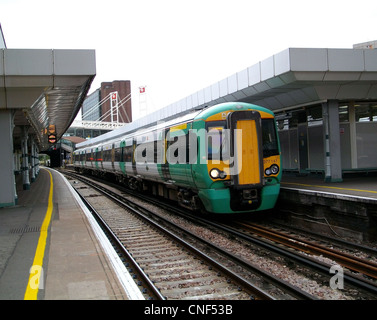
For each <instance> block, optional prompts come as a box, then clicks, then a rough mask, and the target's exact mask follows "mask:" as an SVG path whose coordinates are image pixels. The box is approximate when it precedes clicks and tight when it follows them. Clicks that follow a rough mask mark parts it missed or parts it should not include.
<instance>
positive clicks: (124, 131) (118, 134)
mask: <svg viewBox="0 0 377 320" xmlns="http://www.w3.org/2000/svg"><path fill="white" fill-rule="evenodd" d="M237 106H242V107H250V106H252V107H253V108H255V109H256V110H260V111H264V112H267V113H270V114H272V115H273V112H272V111H271V110H269V109H266V108H264V107H260V106H257V105H253V104H250V103H244V102H225V103H221V104H217V105H215V106H209V107H207V108H204V109H201V110H197V111H193V112H190V113H187V114H185V115H182V116H179V117H177V118H175V119H170V120H169V119H167V120H159V121H154V122H152V123H149V124H145V125H144V126H140V123H139V122H138V121H134V122H132V123H128V124H126V125H125V126H123V127H121V128H119V129H116V130H113V131H110V132H108V133H105V134H103V135H100V136H98V137H95V138H93V139H90V140H87V141H84V142H82V143H78V144H77V145H76V147H77V149H81V148H95V147H96V146H97V145H100V144H104V143H106V144H107V143H109V144H110V143H114V142H117V141H119V140H123V139H127V135H129V134H131V133H132V134H135V132H138V131H139V132H140V134H143V133H147V132H149V131H153V130H158V129H161V128H164V127H170V126H174V125H177V124H180V123H183V122H188V121H191V120H193V119H195V118H198V117H199V116H200V117H203V119H206V118H207V117H209V116H211V115H213V114H215V113H218V112H221V111H223V110H224V111H225V110H227V109H229V108H233V107H237ZM214 107H216V108H214Z"/></svg>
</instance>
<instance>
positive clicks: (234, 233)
mask: <svg viewBox="0 0 377 320" xmlns="http://www.w3.org/2000/svg"><path fill="white" fill-rule="evenodd" d="M117 189H118V188H117ZM137 197H139V195H137ZM142 198H144V197H142ZM144 201H147V202H149V203H151V202H153V203H154V205H156V206H158V207H160V206H163V207H164V210H173V211H174V213H172V215H174V216H178V215H182V216H184V219H192V222H193V223H196V224H198V223H199V224H201V225H203V226H204V227H205V228H208V227H209V226H210V227H211V228H215V230H217V231H215V233H216V232H217V233H218V234H220V233H221V232H225V233H226V234H227V237H229V238H237V239H243V240H244V241H246V242H248V243H249V242H250V243H253V245H254V244H255V245H257V246H261V247H263V248H264V249H266V250H272V251H273V252H275V253H276V254H277V255H282V256H284V257H287V259H290V260H292V261H294V262H293V263H294V264H296V263H299V264H302V265H305V266H306V267H308V270H306V271H305V272H308V273H315V274H317V272H318V273H322V277H323V278H324V279H327V280H325V281H327V285H328V279H329V269H330V266H329V265H325V264H324V263H320V262H316V261H313V259H312V258H310V257H307V256H305V255H304V256H303V255H302V254H300V253H298V252H295V251H299V250H298V248H295V249H294V250H292V248H284V246H285V245H283V244H282V243H279V244H278V243H277V242H278V241H277V239H271V238H268V237H267V238H266V236H265V235H263V234H258V235H257V234H256V232H254V231H255V229H254V230H250V229H249V227H248V226H247V223H246V222H241V221H240V222H239V223H238V226H235V225H234V226H233V227H230V226H229V225H227V224H223V223H218V222H216V221H212V219H211V220H208V219H203V218H199V217H198V216H191V218H190V215H188V213H187V212H185V211H182V210H180V209H178V208H177V207H176V206H173V208H172V207H171V205H168V204H166V203H160V202H159V201H156V200H152V199H151V198H149V197H146V198H144ZM155 201H156V203H155ZM154 211H156V210H154ZM158 219H164V218H162V217H160V218H158ZM242 229H244V230H242ZM245 229H248V231H247V230H245ZM186 231H187V230H186ZM270 232H271V231H270ZM265 233H268V230H265ZM252 234H254V235H252ZM135 237H136V236H135ZM183 237H187V234H186V235H185V236H183ZM189 237H191V238H193V237H195V235H193V234H192V233H191V234H190V236H189ZM196 237H197V238H198V236H196ZM199 237H200V236H199ZM195 241H197V240H195ZM286 242H287V243H288V244H289V243H298V242H300V241H299V240H297V239H296V240H293V239H292V238H291V240H289V239H288V240H286ZM301 242H302V241H301ZM302 243H303V242H302ZM246 246H248V245H247V244H246ZM220 247H221V246H220ZM220 247H219V246H218V245H216V244H213V243H211V241H206V244H204V247H203V249H202V250H204V251H207V252H209V251H210V253H211V256H212V257H213V256H216V254H214V252H215V251H218V252H222V255H223V256H227V257H228V258H229V257H230V256H231V257H232V258H231V259H230V258H229V260H232V261H233V264H235V265H236V266H235V268H236V269H237V268H244V270H243V273H242V272H241V274H243V275H245V272H246V273H249V274H250V273H254V274H258V277H260V278H263V280H262V281H260V282H259V283H260V287H262V288H263V287H264V286H263V283H265V284H266V283H268V284H267V285H266V286H265V287H269V286H270V285H271V284H272V286H276V287H279V290H283V291H286V292H289V293H287V295H286V296H284V294H277V295H276V299H292V298H293V299H315V298H316V297H315V295H314V296H313V295H312V294H309V293H308V292H304V291H303V290H300V289H298V288H296V287H295V285H294V284H293V285H291V284H290V283H287V282H286V281H284V280H283V281H282V280H280V279H279V277H278V276H275V275H273V274H271V273H269V272H268V271H267V272H266V271H264V270H261V268H258V267H255V265H254V264H253V263H250V262H249V261H246V260H247V259H245V258H243V257H242V255H241V254H238V253H237V252H236V254H234V251H236V250H233V252H227V250H226V249H224V248H220ZM304 247H305V245H304ZM306 250H308V249H307V248H306ZM307 253H308V252H307ZM307 253H306V254H307ZM322 254H323V253H322ZM220 259H224V258H220ZM224 264H225V265H228V264H227V263H224ZM339 264H340V262H339ZM310 269H313V270H314V272H313V271H310ZM245 270H246V271H245ZM344 276H345V282H346V283H347V285H348V284H349V283H350V284H351V285H352V286H353V287H355V288H356V290H359V289H360V290H362V291H363V290H364V291H365V292H366V294H365V295H364V294H361V295H358V293H356V294H355V295H354V296H356V299H358V297H361V299H373V298H375V297H376V296H377V289H376V286H375V285H374V284H373V283H371V282H370V281H368V280H366V281H365V280H364V279H363V277H360V276H359V275H353V274H348V273H347V274H345V275H344ZM245 278H248V277H247V276H246V277H245ZM322 282H323V280H322ZM254 283H255V282H254ZM257 283H258V281H257ZM261 283H262V284H261ZM265 287H264V288H265ZM350 290H351V291H352V290H353V289H350ZM267 291H268V290H267ZM272 291H274V290H272ZM354 291H355V290H354ZM268 292H269V291H268ZM272 295H274V294H272ZM274 296H275V295H274Z"/></svg>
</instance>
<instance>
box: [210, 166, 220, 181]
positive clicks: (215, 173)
mask: <svg viewBox="0 0 377 320" xmlns="http://www.w3.org/2000/svg"><path fill="white" fill-rule="evenodd" d="M209 175H210V176H211V178H212V179H218V178H220V170H219V169H216V168H215V169H212V170H211V171H210V172H209Z"/></svg>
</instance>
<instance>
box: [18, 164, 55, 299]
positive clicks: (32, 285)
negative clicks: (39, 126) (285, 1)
mask: <svg viewBox="0 0 377 320" xmlns="http://www.w3.org/2000/svg"><path fill="white" fill-rule="evenodd" d="M46 171H47V172H48V173H49V175H50V193H49V196H48V206H47V212H46V216H45V218H44V220H43V223H42V227H41V233H40V235H39V240H38V245H37V250H36V251H35V256H34V261H33V265H32V267H31V269H30V277H29V281H28V284H27V287H26V291H25V296H24V300H37V297H38V289H39V286H40V284H41V283H43V278H42V280H41V279H40V278H41V276H43V268H42V265H43V257H44V254H45V248H46V241H47V235H48V232H47V231H48V226H49V225H50V221H51V216H52V209H53V202H52V198H53V188H54V184H53V179H52V174H51V172H50V171H48V170H46ZM41 281H42V282H41Z"/></svg>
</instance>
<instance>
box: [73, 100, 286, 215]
mask: <svg viewBox="0 0 377 320" xmlns="http://www.w3.org/2000/svg"><path fill="white" fill-rule="evenodd" d="M97 140H98V139H97ZM73 166H74V168H75V170H76V171H78V172H80V173H87V172H89V173H91V174H94V175H101V176H108V175H111V176H112V177H113V178H115V179H116V180H117V181H118V182H120V183H122V184H124V185H126V186H127V187H129V188H130V189H133V190H137V191H140V192H148V193H150V194H153V195H155V196H159V197H163V198H166V199H169V200H172V201H175V202H177V203H178V204H179V205H181V206H183V207H186V208H189V209H191V210H194V211H200V212H206V213H212V214H236V213H250V212H256V211H262V210H268V209H272V208H273V207H274V206H275V203H276V201H277V198H278V195H279V191H280V181H281V175H282V170H281V150H280V143H279V136H278V134H277V127H276V121H275V117H274V113H273V112H272V111H270V110H269V109H267V108H264V107H261V106H257V105H254V104H250V103H242V102H227V103H221V104H217V105H214V106H210V107H206V108H204V109H202V110H197V111H193V112H191V113H189V114H186V115H183V116H181V117H178V118H176V119H173V120H169V121H166V122H159V123H157V124H154V125H152V126H150V127H147V128H143V129H140V130H137V131H134V132H129V133H125V134H123V135H121V136H119V137H117V138H114V139H113V140H110V141H107V140H104V141H101V140H100V141H97V143H96V144H95V145H91V146H86V147H82V148H79V149H77V150H75V151H74V153H73Z"/></svg>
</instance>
